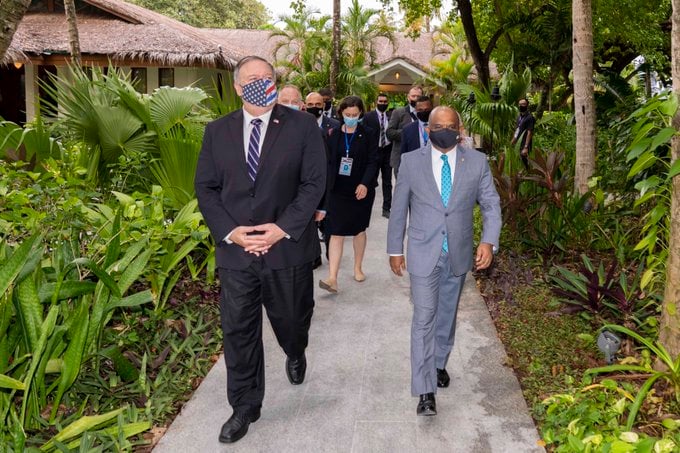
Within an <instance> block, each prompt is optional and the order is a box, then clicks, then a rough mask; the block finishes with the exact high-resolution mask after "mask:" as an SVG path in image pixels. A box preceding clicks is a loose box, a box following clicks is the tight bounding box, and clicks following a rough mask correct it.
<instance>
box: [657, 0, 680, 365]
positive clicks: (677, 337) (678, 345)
mask: <svg viewBox="0 0 680 453" xmlns="http://www.w3.org/2000/svg"><path fill="white" fill-rule="evenodd" d="M671 22H672V24H673V28H672V32H671V60H672V63H671V66H672V73H673V91H674V92H675V95H676V96H680V0H673V15H672V16H671ZM673 126H674V127H675V129H676V130H678V131H680V110H678V111H676V112H675V117H674V118H673ZM671 143H672V144H671V162H676V163H677V162H678V161H679V160H680V136H679V135H678V134H676V135H675V137H673V141H672V142H671ZM672 184H673V185H672V188H671V209H670V216H671V219H670V225H671V227H670V229H671V231H670V241H669V245H668V261H667V263H666V290H665V293H664V298H663V304H662V307H661V321H660V325H659V342H660V343H661V344H662V345H664V347H665V348H666V349H667V350H668V352H669V353H670V354H671V357H678V356H679V355H680V310H678V303H679V302H680V176H677V175H676V176H675V177H674V178H673V183H672Z"/></svg>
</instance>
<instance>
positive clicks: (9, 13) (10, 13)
mask: <svg viewBox="0 0 680 453" xmlns="http://www.w3.org/2000/svg"><path fill="white" fill-rule="evenodd" d="M30 4H31V0H2V1H0V60H2V59H3V58H5V53H6V52H7V49H8V48H9V45H10V44H11V43H12V37H13V36H14V32H16V31H17V25H19V22H21V18H22V17H24V14H25V13H26V10H27V9H28V6H29V5H30Z"/></svg>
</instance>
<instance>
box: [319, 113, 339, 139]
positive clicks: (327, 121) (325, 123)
mask: <svg viewBox="0 0 680 453" xmlns="http://www.w3.org/2000/svg"><path fill="white" fill-rule="evenodd" d="M339 127H340V121H338V120H336V119H333V118H328V117H327V116H326V115H321V130H322V131H323V133H324V134H323V135H324V137H328V136H329V135H330V134H331V131H332V130H333V129H338V128H339Z"/></svg>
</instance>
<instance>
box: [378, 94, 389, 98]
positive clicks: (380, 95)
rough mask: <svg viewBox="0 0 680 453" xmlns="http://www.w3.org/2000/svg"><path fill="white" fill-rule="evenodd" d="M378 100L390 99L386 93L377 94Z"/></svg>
mask: <svg viewBox="0 0 680 453" xmlns="http://www.w3.org/2000/svg"><path fill="white" fill-rule="evenodd" d="M378 98H387V99H389V98H390V97H389V96H388V95H387V93H378ZM378 98H376V99H378Z"/></svg>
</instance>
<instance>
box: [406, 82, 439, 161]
mask: <svg viewBox="0 0 680 453" xmlns="http://www.w3.org/2000/svg"><path fill="white" fill-rule="evenodd" d="M430 112H432V99H430V98H429V97H427V96H420V97H419V98H418V100H417V101H416V112H415V113H416V118H418V121H414V122H413V123H411V124H409V125H407V126H406V127H404V129H403V130H402V131H401V154H402V155H404V154H406V153H408V152H410V151H414V150H416V149H419V148H422V147H423V146H425V145H427V143H428V141H429V137H428V135H427V130H426V128H427V125H428V121H429V120H430Z"/></svg>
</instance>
